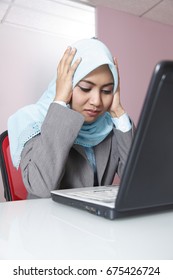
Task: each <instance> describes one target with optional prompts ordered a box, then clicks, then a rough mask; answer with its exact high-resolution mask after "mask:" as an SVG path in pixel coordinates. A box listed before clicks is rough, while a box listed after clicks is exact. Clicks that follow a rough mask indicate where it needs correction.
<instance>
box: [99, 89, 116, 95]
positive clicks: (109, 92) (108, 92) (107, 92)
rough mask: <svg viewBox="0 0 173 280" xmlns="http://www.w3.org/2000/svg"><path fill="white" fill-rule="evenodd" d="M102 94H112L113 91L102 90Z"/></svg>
mask: <svg viewBox="0 0 173 280" xmlns="http://www.w3.org/2000/svg"><path fill="white" fill-rule="evenodd" d="M102 92H103V93H104V94H112V92H113V90H105V89H102Z"/></svg>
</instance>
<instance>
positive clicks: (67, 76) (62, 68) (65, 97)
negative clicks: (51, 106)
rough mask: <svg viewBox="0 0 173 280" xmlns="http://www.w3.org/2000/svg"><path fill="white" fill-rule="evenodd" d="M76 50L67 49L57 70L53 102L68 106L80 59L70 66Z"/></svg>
mask: <svg viewBox="0 0 173 280" xmlns="http://www.w3.org/2000/svg"><path fill="white" fill-rule="evenodd" d="M75 54H76V49H75V48H73V49H72V48H71V47H68V48H67V50H66V51H65V53H64V55H63V57H62V59H61V60H60V62H59V65H58V68H57V80H56V96H55V99H54V101H64V102H65V103H66V104H68V103H69V102H70V101H71V97H72V90H73V88H72V79H73V75H74V72H75V71H76V69H77V67H78V65H79V63H80V62H81V58H78V59H77V60H76V61H75V62H74V63H73V64H72V65H71V63H72V61H73V58H74V56H75Z"/></svg>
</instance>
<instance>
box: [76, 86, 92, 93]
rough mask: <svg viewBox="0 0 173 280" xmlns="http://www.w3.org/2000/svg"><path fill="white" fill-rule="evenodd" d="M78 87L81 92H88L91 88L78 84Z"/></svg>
mask: <svg viewBox="0 0 173 280" xmlns="http://www.w3.org/2000/svg"><path fill="white" fill-rule="evenodd" d="M78 87H79V88H80V89H81V90H82V91H83V92H89V91H90V90H91V88H84V87H81V86H79V85H78Z"/></svg>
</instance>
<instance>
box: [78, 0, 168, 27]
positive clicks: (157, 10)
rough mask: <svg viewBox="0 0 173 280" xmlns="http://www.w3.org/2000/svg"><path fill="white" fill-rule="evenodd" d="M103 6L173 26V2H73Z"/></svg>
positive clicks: (151, 0) (92, 0) (166, 0)
mask: <svg viewBox="0 0 173 280" xmlns="http://www.w3.org/2000/svg"><path fill="white" fill-rule="evenodd" d="M74 1H75V2H78V3H85V4H89V5H93V6H94V7H95V6H98V5H101V6H105V7H109V8H113V9H116V10H118V11H122V12H127V13H129V14H132V15H135V16H138V17H142V18H146V19H150V20H153V21H156V22H160V23H163V24H169V25H172V26H173V0H74Z"/></svg>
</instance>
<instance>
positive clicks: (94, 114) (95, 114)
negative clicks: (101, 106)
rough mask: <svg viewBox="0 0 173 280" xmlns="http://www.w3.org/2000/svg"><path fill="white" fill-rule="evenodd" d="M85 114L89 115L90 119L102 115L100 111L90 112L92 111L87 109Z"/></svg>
mask: <svg viewBox="0 0 173 280" xmlns="http://www.w3.org/2000/svg"><path fill="white" fill-rule="evenodd" d="M85 112H86V113H87V115H88V116H90V117H96V116H98V115H99V114H100V112H101V111H100V110H90V109H86V110H85Z"/></svg>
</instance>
